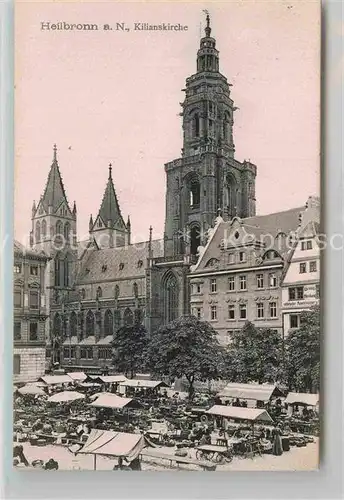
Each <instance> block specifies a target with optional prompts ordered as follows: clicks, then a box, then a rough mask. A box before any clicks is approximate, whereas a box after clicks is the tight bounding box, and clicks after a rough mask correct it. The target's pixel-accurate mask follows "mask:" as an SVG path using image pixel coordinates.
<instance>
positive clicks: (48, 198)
mask: <svg viewBox="0 0 344 500" xmlns="http://www.w3.org/2000/svg"><path fill="white" fill-rule="evenodd" d="M63 201H65V202H66V204H67V206H68V201H67V196H66V193H65V190H64V186H63V182H62V177H61V173H60V170H59V166H58V162H57V148H56V144H55V145H54V157H53V163H52V165H51V168H50V172H49V175H48V180H47V184H46V186H45V190H44V194H43V197H42V199H41V203H42V204H43V207H44V210H45V211H46V212H48V207H49V206H52V209H53V212H55V211H56V210H57V209H58V207H59V206H60V205H61V203H62V202H63Z"/></svg>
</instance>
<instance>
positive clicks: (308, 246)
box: [301, 240, 313, 250]
mask: <svg viewBox="0 0 344 500" xmlns="http://www.w3.org/2000/svg"><path fill="white" fill-rule="evenodd" d="M312 247H313V245H312V241H311V240H308V241H301V250H312Z"/></svg>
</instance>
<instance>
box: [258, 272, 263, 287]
mask: <svg viewBox="0 0 344 500" xmlns="http://www.w3.org/2000/svg"><path fill="white" fill-rule="evenodd" d="M257 288H264V275H263V274H257Z"/></svg>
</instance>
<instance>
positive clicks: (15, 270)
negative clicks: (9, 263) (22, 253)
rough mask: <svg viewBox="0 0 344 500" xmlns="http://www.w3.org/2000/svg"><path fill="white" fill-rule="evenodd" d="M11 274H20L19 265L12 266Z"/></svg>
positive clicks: (20, 268) (20, 267)
mask: <svg viewBox="0 0 344 500" xmlns="http://www.w3.org/2000/svg"><path fill="white" fill-rule="evenodd" d="M13 272H14V274H20V273H21V272H22V266H21V264H14V266H13Z"/></svg>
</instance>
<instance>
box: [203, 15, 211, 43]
mask: <svg viewBox="0 0 344 500" xmlns="http://www.w3.org/2000/svg"><path fill="white" fill-rule="evenodd" d="M204 12H205V13H206V14H207V17H206V21H207V25H206V27H205V30H204V31H205V36H206V37H210V33H211V27H210V16H209V12H208V11H207V10H206V11H204Z"/></svg>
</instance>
